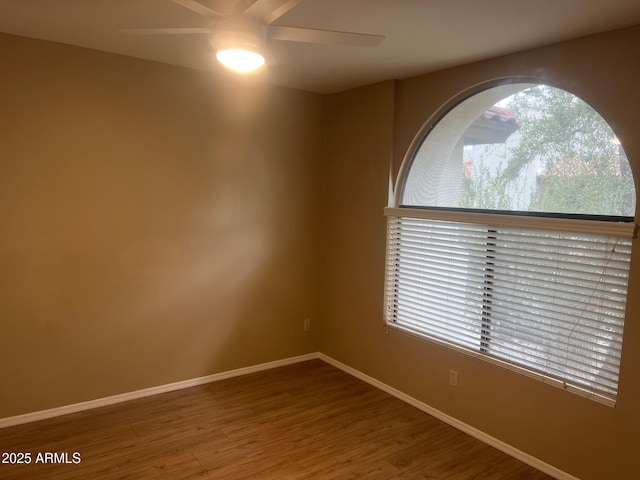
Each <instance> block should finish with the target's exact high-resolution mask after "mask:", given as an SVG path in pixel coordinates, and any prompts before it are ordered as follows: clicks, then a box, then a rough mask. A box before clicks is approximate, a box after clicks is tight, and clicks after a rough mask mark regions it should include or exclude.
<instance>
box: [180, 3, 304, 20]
mask: <svg viewBox="0 0 640 480" xmlns="http://www.w3.org/2000/svg"><path fill="white" fill-rule="evenodd" d="M174 1H175V0H174ZM300 2H302V0H256V1H255V2H253V3H252V4H251V5H250V6H249V7H248V8H247V9H246V10H245V11H244V13H246V14H248V15H251V16H252V17H255V18H258V19H260V20H262V22H263V23H264V24H265V25H269V24H270V23H272V22H275V21H276V20H277V19H279V18H280V17H281V16H283V15H284V14H285V13H287V12H288V11H289V10H291V9H292V8H293V7H295V6H296V5H298V4H299V3H300Z"/></svg>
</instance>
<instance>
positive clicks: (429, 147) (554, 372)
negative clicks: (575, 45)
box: [385, 83, 636, 404]
mask: <svg viewBox="0 0 640 480" xmlns="http://www.w3.org/2000/svg"><path fill="white" fill-rule="evenodd" d="M420 136H421V138H419V139H418V140H420V142H419V144H418V146H417V148H415V149H414V150H413V151H412V152H410V154H409V155H408V157H407V160H405V163H406V165H403V169H402V172H403V173H402V176H401V178H400V185H399V188H398V189H397V190H398V193H397V197H396V206H394V207H390V208H387V209H386V212H385V213H386V215H387V217H388V235H387V263H386V284H385V288H386V290H385V317H386V322H387V324H388V325H390V326H393V327H397V328H399V329H402V330H405V331H409V332H411V333H415V334H418V335H420V336H422V337H425V338H427V339H430V340H432V341H436V342H439V343H443V344H446V345H448V346H452V347H454V348H457V349H461V350H464V351H465V352H467V353H472V354H474V355H478V356H480V357H482V358H484V359H487V360H491V361H494V362H497V363H499V364H501V365H503V366H508V367H510V368H513V369H515V370H517V371H519V372H521V373H526V374H528V375H531V376H534V377H536V378H540V379H543V380H545V381H547V382H549V383H552V384H556V385H558V386H562V387H563V388H566V389H568V390H572V391H575V392H577V393H581V394H584V395H586V396H589V397H592V398H595V399H597V400H600V401H603V402H604V403H608V404H613V403H615V399H616V395H617V388H618V370H619V366H620V356H621V346H622V335H623V329H624V316H625V309H626V296H627V281H628V272H629V262H630V257H631V239H632V237H633V235H634V231H635V227H634V212H635V198H636V195H635V188H634V182H633V177H632V173H631V169H630V168H629V163H628V161H627V158H626V156H625V153H624V150H623V149H622V146H621V145H620V142H619V141H618V139H617V137H616V136H615V134H614V132H613V131H612V130H611V128H610V127H609V125H608V124H607V122H606V121H605V120H604V119H603V118H602V117H601V116H600V115H599V114H598V113H597V112H596V111H595V110H593V109H592V108H591V107H590V106H589V105H588V104H586V103H585V102H584V101H582V100H581V99H579V98H578V97H576V96H574V95H572V94H570V93H568V92H566V91H564V90H561V89H558V88H554V87H551V86H547V85H540V84H533V83H510V84H503V85H499V86H495V87H492V88H489V89H487V90H484V91H482V92H480V93H477V94H475V95H473V96H471V97H468V98H467V99H465V100H464V101H462V102H461V103H459V104H457V105H456V106H455V107H453V108H452V109H450V110H449V111H448V112H447V113H446V114H445V115H443V116H442V117H441V118H440V119H439V120H438V121H437V122H435V123H434V124H433V125H430V126H429V128H428V130H427V132H426V134H425V133H421V134H420Z"/></svg>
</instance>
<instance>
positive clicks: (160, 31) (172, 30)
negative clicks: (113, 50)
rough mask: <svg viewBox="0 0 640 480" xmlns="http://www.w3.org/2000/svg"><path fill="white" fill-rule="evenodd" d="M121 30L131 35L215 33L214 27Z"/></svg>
mask: <svg viewBox="0 0 640 480" xmlns="http://www.w3.org/2000/svg"><path fill="white" fill-rule="evenodd" d="M120 31H121V32H124V33H127V34H129V35H192V34H198V33H213V32H214V30H213V29H212V28H191V27H187V28H181V27H178V28H123V29H122V30H120Z"/></svg>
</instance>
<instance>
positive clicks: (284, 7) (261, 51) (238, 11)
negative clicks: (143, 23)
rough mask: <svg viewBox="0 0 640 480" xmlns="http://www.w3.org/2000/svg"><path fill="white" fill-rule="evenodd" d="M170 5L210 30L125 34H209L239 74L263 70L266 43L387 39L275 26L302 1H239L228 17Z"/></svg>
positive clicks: (188, 4)
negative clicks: (190, 14) (200, 20)
mask: <svg viewBox="0 0 640 480" xmlns="http://www.w3.org/2000/svg"><path fill="white" fill-rule="evenodd" d="M171 1H172V2H174V3H176V4H178V5H180V6H182V7H184V8H187V9H189V10H191V11H192V12H195V13H197V14H199V15H202V16H204V17H207V18H208V19H209V20H211V24H212V25H211V28H199V27H193V28H191V27H186V28H183V27H177V28H135V29H125V30H123V31H124V32H125V33H129V34H134V35H185V34H209V35H210V39H211V43H212V45H213V47H214V49H215V51H216V58H217V59H218V61H220V63H222V64H223V65H225V66H226V67H228V68H230V69H232V70H235V71H236V72H239V73H250V72H254V71H256V70H259V69H260V68H261V67H263V65H264V63H265V42H266V40H267V39H269V40H284V41H288V42H304V43H323V44H333V45H351V46H359V47H374V46H376V45H378V44H379V43H380V42H382V41H383V40H384V38H385V37H384V36H383V35H368V34H363V33H354V32H339V31H333V30H318V29H314V28H301V27H288V26H283V25H272V23H273V22H275V21H276V20H277V19H278V18H280V17H282V16H283V15H284V14H285V13H287V12H289V11H290V10H291V9H293V8H294V7H296V6H297V5H298V4H299V3H300V2H302V0H239V1H236V2H235V4H234V9H233V12H232V13H231V14H229V15H225V14H222V13H220V12H218V11H217V10H214V9H213V8H211V7H209V6H207V5H204V4H202V3H200V2H199V1H197V0H171Z"/></svg>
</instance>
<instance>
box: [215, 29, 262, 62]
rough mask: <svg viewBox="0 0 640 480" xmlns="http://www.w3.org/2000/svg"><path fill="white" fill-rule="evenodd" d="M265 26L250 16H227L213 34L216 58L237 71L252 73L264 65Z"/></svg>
mask: <svg viewBox="0 0 640 480" xmlns="http://www.w3.org/2000/svg"><path fill="white" fill-rule="evenodd" d="M265 34H266V32H265V27H264V25H261V24H259V23H258V22H256V21H255V20H253V19H251V18H242V17H229V18H225V19H224V20H221V21H220V22H219V23H218V28H217V32H216V33H215V34H214V36H213V45H214V47H215V50H216V58H217V59H218V61H219V62H220V63H221V64H222V65H224V66H225V67H227V68H229V69H231V70H233V71H234V72H237V73H243V74H248V73H254V72H257V71H259V70H260V69H261V68H262V67H263V66H264V65H265V58H264V44H265Z"/></svg>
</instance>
